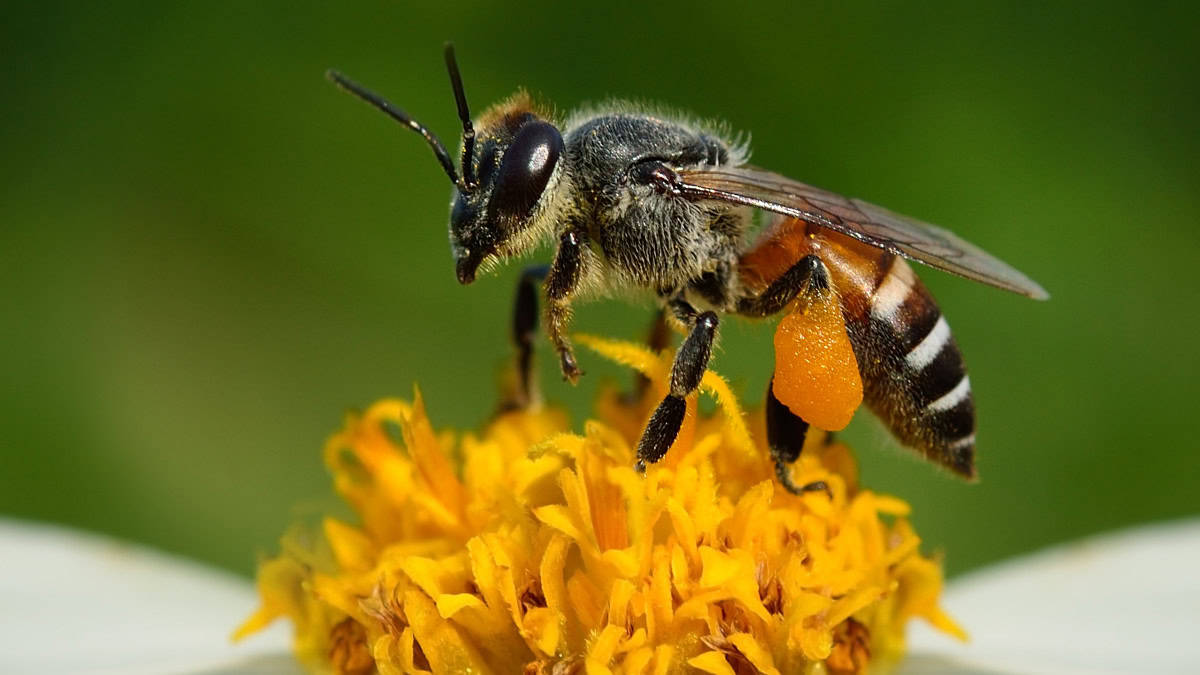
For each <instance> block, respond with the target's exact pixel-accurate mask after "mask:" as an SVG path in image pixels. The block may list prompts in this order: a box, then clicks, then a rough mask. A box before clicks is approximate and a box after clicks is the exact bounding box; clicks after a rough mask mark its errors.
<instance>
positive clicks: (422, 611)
mask: <svg viewBox="0 0 1200 675" xmlns="http://www.w3.org/2000/svg"><path fill="white" fill-rule="evenodd" d="M404 615H405V617H407V618H408V623H409V625H411V626H412V630H413V636H414V637H415V638H416V641H417V643H418V644H420V645H421V651H422V652H423V653H424V654H425V658H427V659H429V665H430V667H431V668H432V669H433V672H435V673H481V674H484V673H491V672H492V669H491V668H490V667H489V666H488V663H487V661H486V660H485V659H484V658H483V657H482V656H481V655H480V654H479V652H478V651H477V650H476V648H475V647H474V646H473V645H471V644H470V643H469V642H467V641H466V640H464V639H463V636H462V635H461V634H459V632H458V630H457V629H456V628H455V627H454V626H453V625H452V624H450V623H449V622H448V621H446V620H445V619H443V618H442V617H441V615H440V614H438V611H437V608H436V607H434V605H433V602H432V601H431V600H430V599H429V598H428V597H426V595H425V594H424V593H422V592H420V591H408V592H407V593H405V594H404Z"/></svg>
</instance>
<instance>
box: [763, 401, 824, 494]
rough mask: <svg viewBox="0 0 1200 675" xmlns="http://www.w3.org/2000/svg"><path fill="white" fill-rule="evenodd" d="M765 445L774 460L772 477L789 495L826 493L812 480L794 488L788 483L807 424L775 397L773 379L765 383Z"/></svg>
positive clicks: (794, 485) (817, 482)
mask: <svg viewBox="0 0 1200 675" xmlns="http://www.w3.org/2000/svg"><path fill="white" fill-rule="evenodd" d="M766 413H767V445H768V446H770V448H771V459H773V460H775V476H776V477H777V478H778V479H779V483H780V484H781V485H783V487H784V488H786V489H787V491H788V492H791V493H792V494H796V495H798V494H803V493H805V492H816V491H817V490H823V491H825V492H826V493H828V492H829V486H828V485H827V484H826V483H825V481H823V480H818V481H813V482H811V483H807V484H805V485H796V483H794V482H793V481H792V472H791V467H792V464H793V463H795V461H796V460H797V459H799V458H800V451H801V450H802V449H803V448H804V439H805V438H806V437H807V436H808V422H805V421H804V420H802V419H800V417H799V416H797V415H796V414H795V413H793V412H792V411H791V410H789V409H788V407H787V406H786V405H784V404H783V403H781V402H780V401H779V399H778V398H776V397H775V378H771V381H770V382H769V383H768V384H767V410H766Z"/></svg>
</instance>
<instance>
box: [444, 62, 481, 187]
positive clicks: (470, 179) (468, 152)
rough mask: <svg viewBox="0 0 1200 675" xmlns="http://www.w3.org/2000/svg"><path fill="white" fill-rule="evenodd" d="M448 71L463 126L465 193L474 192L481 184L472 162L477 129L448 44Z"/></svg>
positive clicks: (463, 182) (460, 162) (463, 184)
mask: <svg viewBox="0 0 1200 675" xmlns="http://www.w3.org/2000/svg"><path fill="white" fill-rule="evenodd" d="M445 54H446V70H447V71H449V72H450V86H451V87H453V88H454V102H455V103H457V104H458V119H459V120H461V121H462V126H463V132H462V134H463V148H462V158H461V159H460V160H459V166H460V167H462V184H461V185H460V186H459V187H460V188H462V190H463V192H470V191H471V190H474V189H475V188H476V187H477V186H478V185H479V183H478V182H477V181H476V180H475V166H474V163H473V162H472V161H471V157H472V155H474V153H475V127H474V126H472V125H471V110H470V109H469V108H468V107H467V93H466V92H465V91H463V83H462V75H460V74H459V72H458V61H457V60H455V58H454V44H453V43H451V42H447V43H446V51H445Z"/></svg>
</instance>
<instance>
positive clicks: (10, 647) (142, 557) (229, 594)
mask: <svg viewBox="0 0 1200 675" xmlns="http://www.w3.org/2000/svg"><path fill="white" fill-rule="evenodd" d="M257 605H258V598H257V595H256V594H255V592H254V589H253V587H252V586H251V585H250V583H249V582H248V581H246V580H244V579H241V578H239V577H236V576H234V575H232V574H229V573H226V572H221V571H217V570H213V569H211V568H208V567H205V566H203V565H200V564H199V563H194V562H189V561H187V560H183V559H181V558H176V557H173V556H169V555H166V554H163V553H159V552H157V551H152V550H150V549H147V548H143V547H140V546H136V545H133V544H127V543H122V542H118V541H116V540H113V539H108V538H105V537H100V536H97V535H92V534H85V533H81V532H76V531H72V530H68V529H64V528H59V527H52V526H47V525H38V524H32V523H21V522H17V521H12V520H4V519H0V673H88V674H90V675H99V674H108V673H112V674H114V675H115V674H117V673H121V674H122V675H125V674H132V675H136V674H138V673H155V674H158V673H185V672H186V673H201V672H203V673H220V672H225V673H235V672H237V673H278V674H280V675H282V674H284V673H302V672H303V671H302V670H301V669H300V668H299V666H297V665H296V664H295V662H294V661H293V660H292V657H291V654H290V651H289V650H290V646H289V645H290V626H289V625H288V624H287V622H286V621H282V622H279V623H278V624H277V625H275V626H272V627H271V629H269V630H268V631H265V632H264V633H263V634H260V635H257V636H252V637H250V638H247V639H246V640H245V641H243V642H242V643H240V644H238V645H233V644H231V643H230V641H229V635H230V633H231V632H232V631H233V629H234V628H235V627H236V626H237V625H238V624H239V623H241V621H242V619H244V618H245V617H246V616H248V615H249V614H250V613H251V612H252V611H253V610H254V609H255V607H257Z"/></svg>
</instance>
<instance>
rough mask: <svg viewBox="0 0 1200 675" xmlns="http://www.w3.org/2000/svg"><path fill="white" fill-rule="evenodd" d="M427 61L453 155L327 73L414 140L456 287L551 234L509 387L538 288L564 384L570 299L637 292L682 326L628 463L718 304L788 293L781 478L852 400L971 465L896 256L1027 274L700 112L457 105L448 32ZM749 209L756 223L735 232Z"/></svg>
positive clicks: (1034, 290)
mask: <svg viewBox="0 0 1200 675" xmlns="http://www.w3.org/2000/svg"><path fill="white" fill-rule="evenodd" d="M445 61H446V68H447V70H448V72H449V75H450V82H451V87H452V89H453V92H454V98H455V102H456V104H457V108H458V117H459V120H460V122H461V123H462V143H461V148H460V153H459V155H460V159H459V164H458V167H459V168H458V169H456V168H455V166H454V162H453V160H452V159H451V156H450V153H449V152H448V151H447V150H446V147H445V146H444V145H443V144H442V142H441V141H440V140H439V139H438V137H437V136H436V135H435V134H434V133H433V132H432V131H430V130H429V129H428V128H427V127H425V126H424V125H423V124H421V123H419V122H417V121H416V120H414V119H413V118H412V117H411V116H409V115H408V114H407V113H405V112H404V111H403V110H401V109H400V108H398V107H396V106H395V105H393V104H391V103H389V102H388V101H386V100H384V99H383V98H381V97H380V96H378V95H377V94H375V93H373V92H371V91H369V90H367V89H365V88H364V87H362V86H361V85H359V84H357V83H355V82H353V81H351V80H349V79H347V78H346V77H345V76H343V75H341V74H340V73H337V72H335V71H329V72H328V76H329V78H330V79H331V80H332V81H333V82H334V83H336V84H337V85H339V86H340V87H341V88H343V89H345V90H346V91H348V92H350V93H351V94H354V95H356V96H358V97H359V98H361V99H363V100H365V101H366V102H368V103H370V104H371V105H373V106H374V107H376V108H378V109H379V110H381V111H383V112H384V113H387V114H388V115H390V116H391V117H392V118H393V119H395V120H396V121H398V122H399V123H400V124H402V125H404V126H406V127H408V128H410V129H412V130H414V131H416V132H417V133H419V134H420V135H421V136H423V137H424V138H425V141H426V142H427V143H428V144H429V146H430V147H431V148H432V149H433V152H434V155H435V156H436V157H437V160H438V162H439V163H440V164H441V166H442V169H443V170H444V171H445V173H446V175H447V176H449V178H450V180H451V182H452V183H453V184H454V189H453V194H452V200H451V205H450V247H451V250H452V252H453V256H454V261H455V272H456V275H457V277H458V281H459V282H460V283H462V284H470V283H472V282H473V281H474V280H475V277H476V273H477V272H478V271H479V269H480V268H481V267H484V266H487V265H489V264H491V263H494V262H499V261H504V260H507V259H510V258H514V257H517V256H520V255H522V254H524V253H526V252H528V251H530V250H531V249H533V248H534V247H536V246H537V245H538V244H540V243H542V242H545V241H547V240H551V241H553V242H555V243H556V249H555V252H554V256H553V262H551V263H550V264H549V265H548V266H546V265H540V266H531V267H529V268H526V270H525V271H524V272H523V273H522V275H521V278H520V281H519V283H518V289H517V299H516V303H515V308H514V319H513V337H514V342H515V344H516V354H517V356H516V361H517V367H518V373H519V386H518V389H519V392H518V395H517V397H518V399H519V400H520V401H521V402H522V403H525V404H528V403H529V402H531V401H532V400H533V399H534V397H535V394H534V382H533V378H532V375H531V364H532V353H533V341H534V335H535V331H536V328H537V325H538V314H539V312H538V309H537V307H538V298H539V295H542V296H544V298H545V307H544V312H543V319H542V322H543V324H544V326H545V330H546V333H547V336H548V338H549V341H550V343H551V344H552V345H553V347H554V349H555V351H556V352H557V354H558V359H559V363H560V366H561V370H562V374H563V376H564V378H565V379H567V380H569V381H571V382H575V381H576V380H577V379H578V377H579V376H580V374H581V371H580V369H579V366H578V363H577V361H576V358H575V353H574V350H573V349H572V346H571V342H570V340H569V338H568V328H569V324H570V320H571V306H572V302H573V301H574V300H577V299H581V298H586V297H588V296H594V295H596V294H598V293H601V292H605V291H609V290H615V289H638V290H643V291H648V292H649V293H651V294H653V296H654V297H655V298H656V299H657V301H658V303H659V305H660V307H661V313H662V314H665V315H666V316H667V317H668V318H670V319H671V320H673V321H675V322H676V323H677V325H678V327H679V328H680V329H682V330H683V332H684V333H685V334H686V337H685V338H684V340H683V342H682V344H681V345H680V346H679V348H678V349H677V350H676V352H675V356H674V361H673V364H672V368H671V375H670V385H669V391H668V393H667V394H666V396H665V397H664V398H663V400H662V402H661V403H659V404H658V406H657V408H656V409H655V410H654V412H653V414H652V415H651V417H650V419H649V421H648V423H647V424H646V428H645V431H644V432H643V434H642V437H641V440H640V441H639V443H638V447H637V468H638V469H639V470H642V471H644V470H645V467H646V464H647V463H653V462H656V461H658V460H659V459H661V458H662V456H663V455H664V454H665V453H666V451H667V449H668V448H669V447H670V446H671V444H672V443H673V442H674V440H675V438H676V436H677V434H678V433H679V429H680V427H681V425H682V422H683V418H684V413H685V410H686V404H685V399H686V398H687V396H688V395H689V394H691V393H692V392H694V391H695V390H696V388H697V387H698V386H699V384H700V379H701V376H702V375H703V374H704V372H705V370H706V369H707V367H708V363H709V359H710V356H711V354H712V346H713V341H714V339H715V337H716V335H717V330H718V326H719V324H720V317H721V316H723V315H728V314H735V315H742V316H748V317H755V318H763V317H769V316H772V315H775V314H781V313H785V312H784V310H787V309H789V308H790V309H791V311H790V312H789V313H786V316H785V317H784V319H783V320H782V321H781V322H780V324H779V328H778V329H777V332H776V336H775V347H776V365H775V372H774V376H773V377H772V379H771V383H770V384H769V385H768V387H767V396H766V419H767V442H768V446H769V448H770V451H771V455H772V458H773V460H774V462H775V466H776V474H777V476H778V478H779V481H780V482H781V484H782V485H783V486H784V487H786V488H787V489H788V490H790V491H792V492H796V493H800V492H806V491H809V490H818V489H827V487H826V486H825V485H824V484H823V483H819V482H818V483H810V484H807V485H797V484H795V483H794V482H793V481H792V479H791V477H790V466H791V464H792V463H793V462H794V461H795V460H796V459H797V458H798V457H799V454H800V450H801V448H802V447H803V444H804V439H805V436H806V434H807V432H808V430H809V427H810V425H813V426H816V427H817V428H819V429H825V430H829V431H833V430H836V429H838V428H840V427H841V426H845V424H846V423H848V422H849V418H850V416H851V415H852V414H853V412H854V410H855V409H857V407H858V405H859V403H860V402H862V401H865V402H866V404H867V406H868V407H869V408H870V409H871V410H872V411H873V412H874V413H875V414H876V415H877V416H878V417H879V418H880V419H881V420H882V421H883V423H884V424H885V425H886V426H887V427H888V428H889V429H890V430H891V432H892V433H893V435H894V436H895V437H896V438H897V439H898V440H899V441H900V442H901V443H902V444H904V445H906V446H909V447H911V448H913V449H915V450H916V451H918V452H919V453H920V454H922V455H923V456H924V457H925V458H927V459H929V460H931V461H933V462H935V463H936V464H939V465H941V466H943V467H945V468H947V469H949V470H950V471H952V472H954V473H956V474H959V475H961V476H963V477H966V478H973V477H974V476H975V461H974V457H975V407H974V402H973V399H972V395H971V385H970V380H969V379H968V377H967V372H966V368H965V366H964V364H963V358H962V354H961V352H960V351H959V349H958V346H957V345H956V344H955V341H954V338H953V336H952V335H951V333H950V328H949V325H948V324H947V323H946V319H945V318H944V317H943V316H942V314H941V312H940V310H939V309H938V307H937V304H936V303H935V302H934V300H933V297H932V296H931V295H930V294H929V292H928V291H927V290H926V288H925V286H924V285H922V284H921V282H920V280H919V279H918V278H917V277H916V275H915V274H914V273H913V270H912V268H911V267H909V265H908V262H907V261H908V260H915V261H917V262H920V263H924V264H926V265H929V266H931V267H934V268H937V269H941V270H944V271H947V272H950V273H952V274H956V275H959V276H962V277H966V278H968V279H972V280H974V281H978V282H981V283H984V284H988V285H990V286H995V287H997V288H1001V289H1004V290H1007V291H1011V292H1014V293H1018V294H1021V295H1025V296H1028V297H1030V298H1034V299H1046V298H1048V297H1049V296H1048V294H1047V293H1046V291H1045V290H1043V289H1042V287H1041V286H1039V285H1038V284H1037V283H1036V282H1034V281H1033V280H1031V279H1030V278H1028V277H1027V276H1025V275H1024V274H1022V273H1021V272H1019V271H1017V270H1016V269H1014V268H1012V267H1010V266H1009V265H1007V264H1006V263H1004V262H1002V261H1000V260H998V259H997V258H995V257H993V256H991V255H989V254H987V253H985V252H984V251H982V250H981V249H979V248H977V247H975V246H973V245H972V244H970V243H968V242H966V241H963V240H962V239H960V238H959V237H957V236H955V235H954V234H952V233H951V232H949V231H947V230H944V229H942V228H939V227H936V226H933V225H929V224H927V223H922V222H920V221H917V220H914V219H912V218H908V217H906V216H902V215H899V214H896V213H893V212H891V211H888V210H887V209H884V208H881V207H879V206H875V205H874V204H870V203H868V202H865V201H861V200H858V199H849V198H846V197H843V196H841V195H838V194H835V193H832V192H827V191H825V190H822V189H820V188H816V187H812V186H810V185H806V184H804V183H801V182H799V181H796V180H793V179H791V178H787V177H784V176H781V175H779V174H776V173H773V172H771V171H767V170H765V169H761V168H758V167H755V166H752V165H751V164H749V163H748V148H747V147H746V145H745V144H744V143H741V142H738V141H737V140H736V139H735V138H734V137H732V136H730V134H728V133H727V132H726V131H725V130H724V129H722V128H720V127H719V126H714V125H710V124H704V123H698V122H695V121H691V120H688V119H685V118H682V117H678V116H672V115H667V114H663V113H660V112H656V111H653V110H646V109H640V108H639V107H638V106H635V105H632V104H626V103H619V102H618V103H610V104H606V105H602V106H600V107H597V108H594V109H591V110H585V111H582V112H578V113H575V114H572V115H570V116H568V117H567V118H566V119H565V120H561V121H560V120H556V119H555V117H554V116H553V115H552V114H551V113H550V112H549V111H547V110H545V109H543V108H542V107H540V106H539V105H537V104H536V103H534V101H533V100H532V99H531V98H530V97H529V96H528V95H526V94H524V93H518V94H516V95H515V96H513V97H512V98H509V99H508V100H506V101H504V102H502V103H499V104H497V105H495V106H493V107H491V108H489V109H488V110H487V111H486V112H484V113H483V114H482V115H481V116H480V117H479V118H478V119H477V120H474V121H473V120H472V118H471V114H470V111H469V108H468V106H467V99H466V94H465V92H464V89H463V84H462V77H461V76H460V74H459V69H458V65H457V63H456V60H455V57H454V50H453V47H452V46H450V45H447V46H446V49H445ZM756 211H757V212H759V213H762V214H767V216H768V222H766V223H765V224H764V225H763V226H762V227H761V228H760V232H759V233H758V235H757V236H756V237H753V238H752V237H751V230H752V229H754V223H755V220H754V213H755V212H756ZM539 283H540V284H541V289H540V290H541V291H542V292H541V293H540V294H539V292H538V291H539V289H538V284H539Z"/></svg>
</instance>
